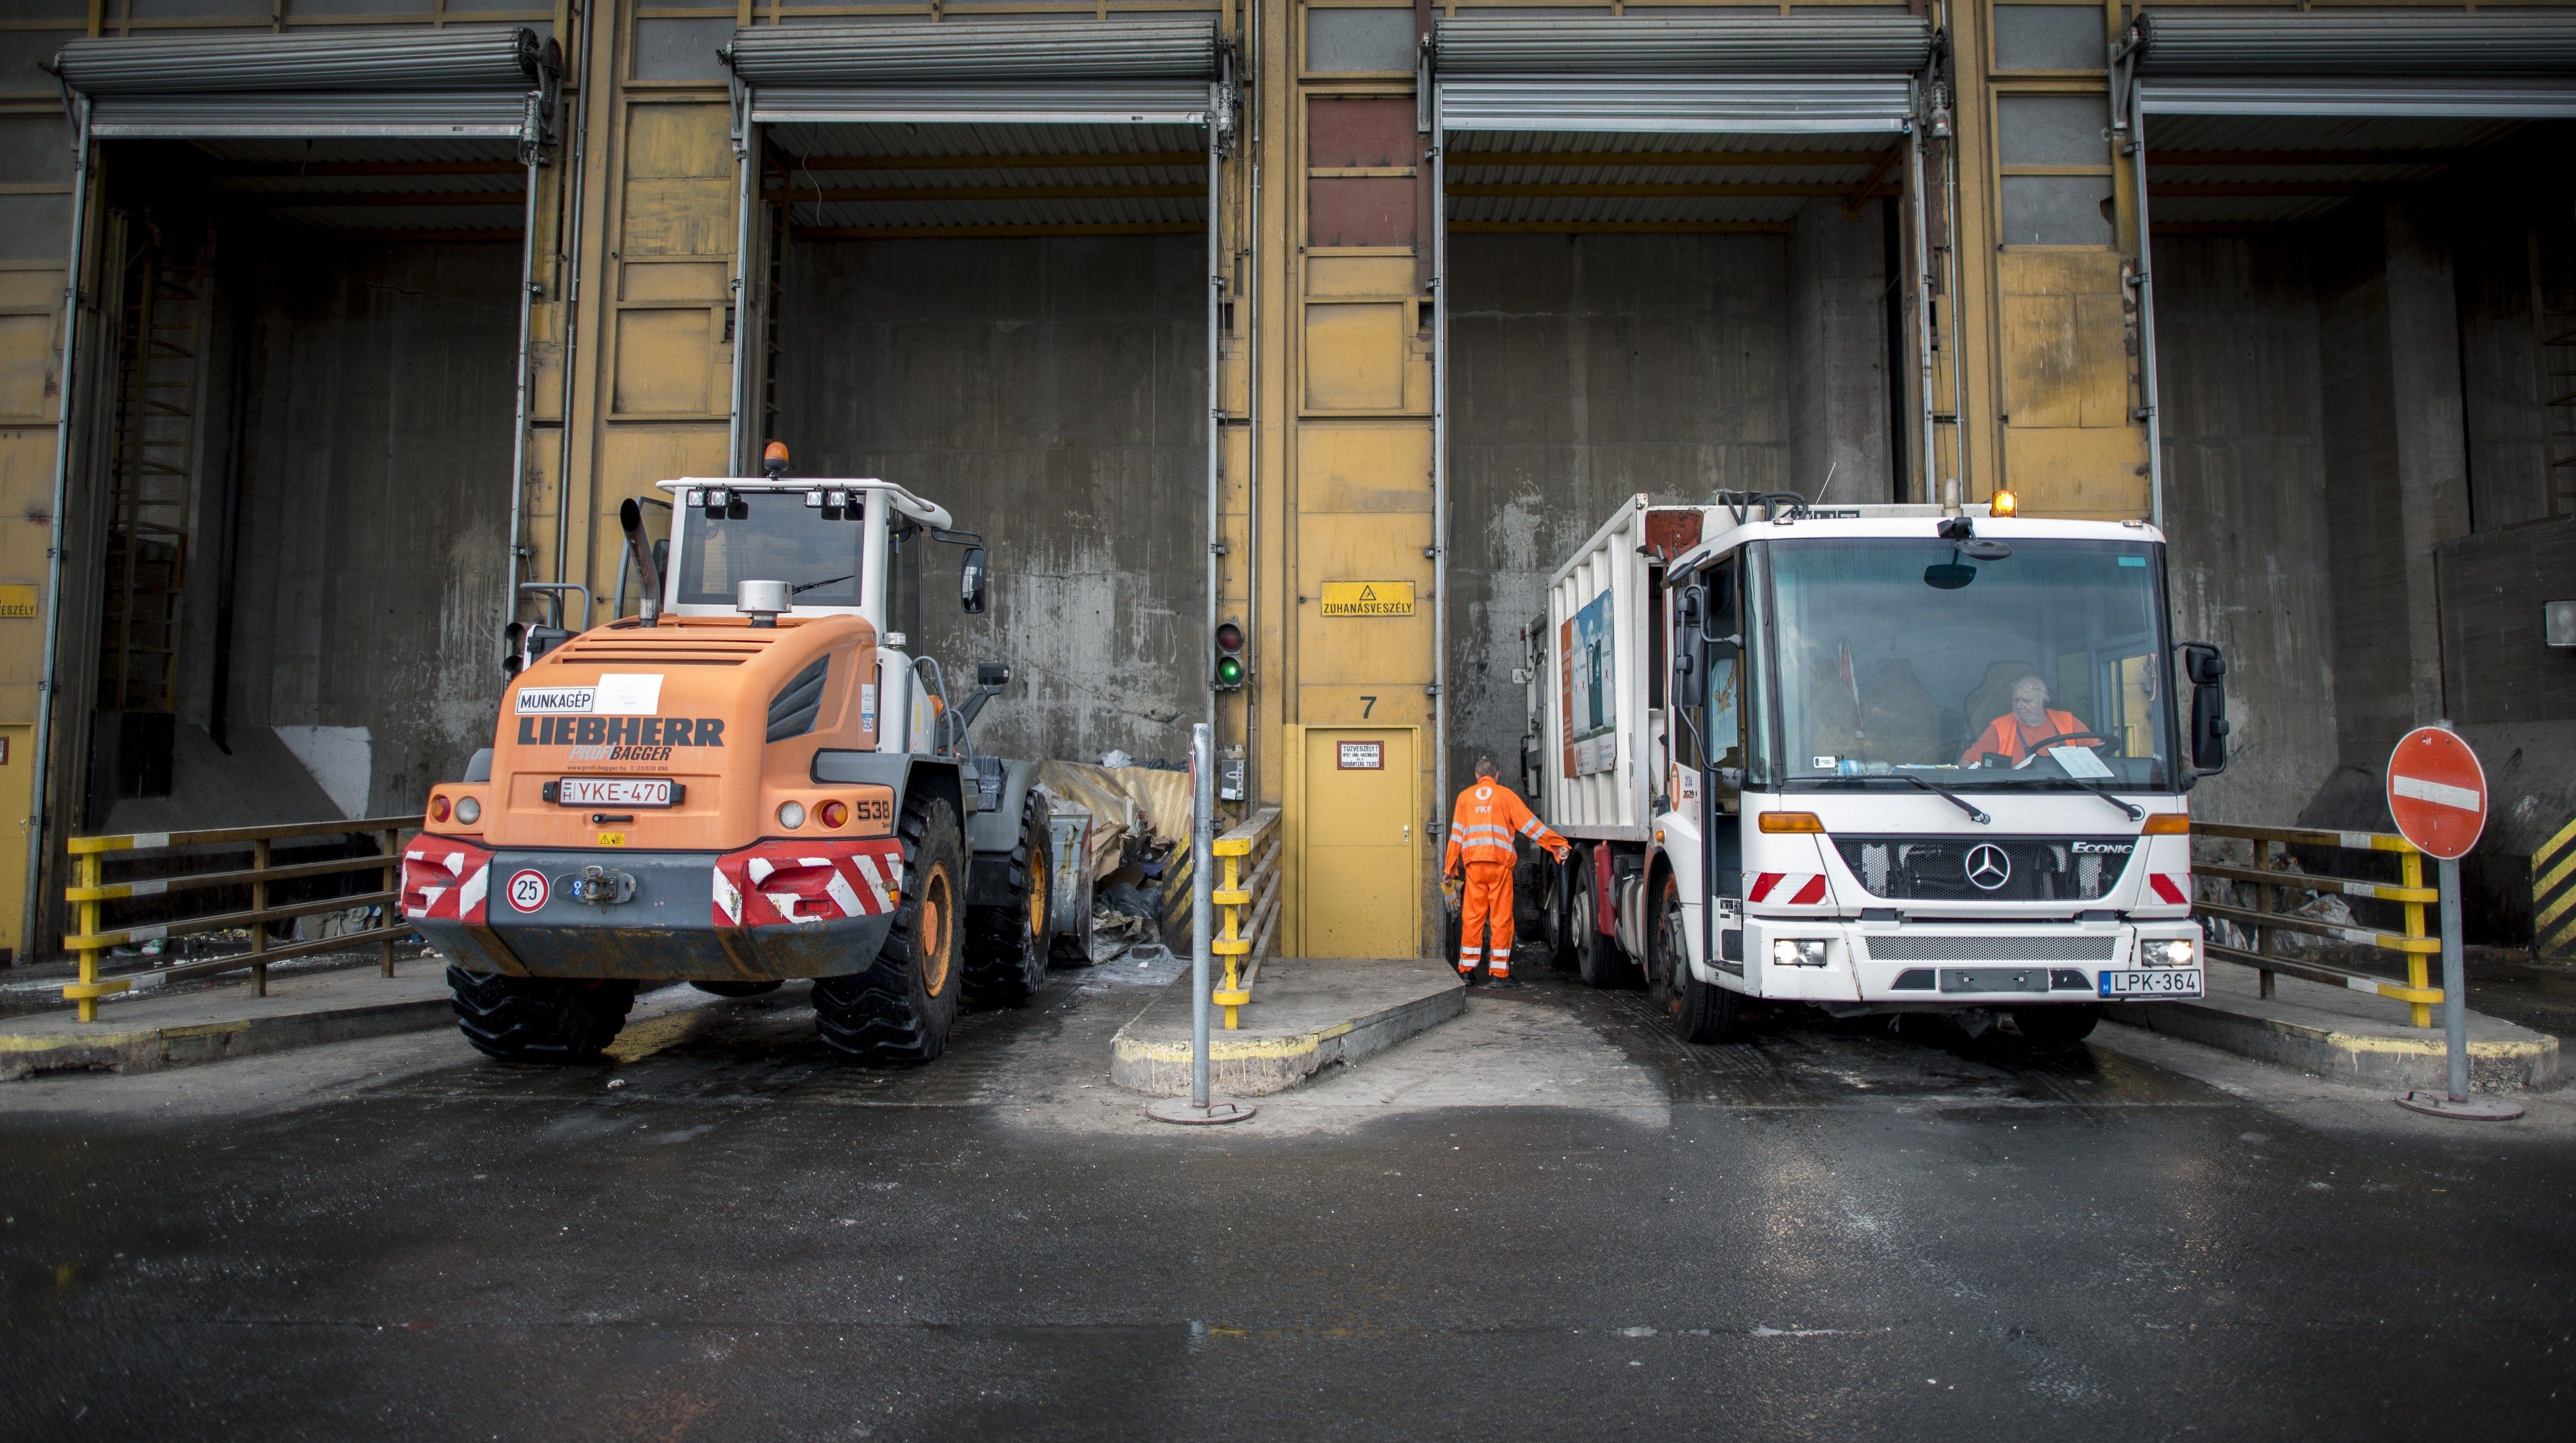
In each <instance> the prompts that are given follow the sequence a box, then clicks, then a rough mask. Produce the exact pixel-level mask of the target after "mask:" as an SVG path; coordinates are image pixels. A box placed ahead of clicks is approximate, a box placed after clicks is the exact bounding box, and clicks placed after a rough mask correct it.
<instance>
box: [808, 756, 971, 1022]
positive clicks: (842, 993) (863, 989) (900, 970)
mask: <svg viewBox="0 0 2576 1443" xmlns="http://www.w3.org/2000/svg"><path fill="white" fill-rule="evenodd" d="M896 832H897V834H898V835H899V836H900V837H901V838H902V841H903V901H902V902H901V903H900V904H899V905H898V906H897V907H896V908H895V913H894V928H893V930H892V931H890V932H888V933H887V934H886V940H885V946H884V947H883V948H882V949H880V950H879V951H878V953H877V955H876V960H875V961H874V962H872V963H870V964H869V965H868V967H867V968H866V969H865V970H863V971H859V972H853V973H850V974H847V975H845V976H840V977H818V978H816V979H815V980H814V1020H815V1022H816V1024H817V1025H818V1026H819V1027H820V1028H821V1030H822V1034H823V1045H824V1046H826V1047H829V1048H831V1049H832V1050H833V1051H835V1052H839V1053H842V1054H844V1055H846V1056H849V1057H854V1058H857V1059H858V1060H860V1061H862V1062H872V1063H878V1064H904V1063H921V1062H928V1061H930V1060H931V1059H932V1058H934V1057H937V1056H938V1055H939V1054H940V1053H942V1052H944V1051H946V1050H947V1048H948V1030H949V1028H950V1027H952V1026H953V1025H955V1023H956V1021H957V998H958V994H959V993H961V992H963V991H965V970H966V969H965V966H964V960H965V959H964V955H963V954H964V948H963V947H962V945H961V944H962V943H963V941H964V940H965V939H964V936H963V933H964V930H965V929H964V927H963V926H962V925H961V923H962V920H963V919H962V918H961V917H960V916H959V913H960V912H961V911H962V910H963V908H962V907H960V905H959V903H961V902H962V901H963V900H964V898H965V895H966V888H965V875H966V839H965V835H964V832H963V831H962V830H961V829H960V828H959V826H958V824H957V809H956V808H955V807H952V806H950V805H949V804H948V800H947V799H946V798H944V797H932V798H928V799H924V798H922V797H921V796H919V795H918V794H916V795H914V796H913V797H910V798H908V799H906V801H905V802H904V808H903V820H902V821H901V822H900V823H899V824H898V825H897V827H896Z"/></svg>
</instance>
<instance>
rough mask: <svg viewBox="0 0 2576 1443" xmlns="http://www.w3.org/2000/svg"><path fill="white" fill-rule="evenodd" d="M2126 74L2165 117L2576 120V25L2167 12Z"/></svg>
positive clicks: (2139, 34)
mask: <svg viewBox="0 0 2576 1443" xmlns="http://www.w3.org/2000/svg"><path fill="white" fill-rule="evenodd" d="M2128 62H2129V66H2130V69H2131V73H2132V74H2133V75H2134V76H2135V77H2136V84H2137V99H2136V104H2137V107H2138V109H2140V110H2142V111H2145V112H2148V113H2150V114H2159V113H2160V114H2166V115H2321V116H2365V117H2368V116H2428V117H2429V116H2493V117H2499V118H2518V117H2529V118H2543V117H2550V116H2567V115H2576V16H2571V15H2567V14H2564V13H2553V14H2512V13H2492V12H2490V13H2481V14H2456V15H2422V14H2417V15H2381V14H2369V13H2361V14H2330V15H2321V14H2315V13H2306V14H2301V13H2297V12H2293V11H2228V10H2206V11H2157V10H2150V11H2147V12H2146V13H2144V14H2142V15H2140V16H2139V17H2138V21H2137V24H2136V26H2135V27H2134V28H2133V29H2132V31H2131V33H2130V44H2129V47H2128Z"/></svg>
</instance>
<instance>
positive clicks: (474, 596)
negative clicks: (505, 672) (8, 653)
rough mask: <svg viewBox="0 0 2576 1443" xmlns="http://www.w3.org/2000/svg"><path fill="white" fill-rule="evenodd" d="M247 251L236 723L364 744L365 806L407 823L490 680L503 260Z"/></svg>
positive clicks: (507, 339) (431, 249)
mask: <svg viewBox="0 0 2576 1443" xmlns="http://www.w3.org/2000/svg"><path fill="white" fill-rule="evenodd" d="M248 239H249V238H248V237H244V236H241V235H239V234H235V235H234V236H232V237H230V238H228V245H229V246H230V247H231V248H232V249H233V250H234V252H235V253H236V254H242V255H245V256H246V257H247V258H248V259H249V260H250V262H251V264H250V265H249V266H248V267H247V268H246V269H241V270H235V271H234V272H233V273H232V276H231V279H232V283H233V284H234V285H236V286H248V287H250V288H252V291H253V303H252V309H253V314H254V317H255V319H254V328H253V332H252V336H251V342H250V345H251V349H250V354H249V370H248V375H247V380H248V385H249V394H248V407H247V411H246V413H245V420H246V422H247V429H246V433H245V438H244V447H243V470H242V478H241V486H242V511H241V540H240V546H239V553H238V561H237V578H238V579H237V583H236V585H237V597H236V602H235V619H234V648H233V660H232V678H231V684H230V690H231V696H232V705H231V707H230V716H231V721H232V725H233V726H234V727H235V728H243V727H285V728H298V727H356V728H365V729H366V732H367V734H368V738H369V750H370V753H371V758H372V765H371V768H370V770H371V776H370V779H369V781H368V784H367V787H366V796H367V806H366V810H367V811H369V812H373V813H380V814H381V813H395V812H407V811H417V810H418V809H419V807H420V805H421V799H422V797H423V796H424V795H425V794H426V792H427V789H428V786H429V784H430V783H431V782H433V781H435V780H437V779H439V778H441V777H452V776H455V775H457V774H458V772H459V770H460V769H461V768H462V767H463V765H464V763H465V761H466V759H467V758H468V757H469V756H470V755H471V754H472V753H473V751H474V749H475V748H477V747H482V746H489V745H490V744H491V740H490V739H491V733H492V723H493V717H494V715H495V709H496V707H497V706H498V700H499V696H500V692H501V686H502V682H503V677H502V675H501V670H500V664H499V634H500V627H501V589H502V587H503V586H504V585H506V584H507V576H506V570H505V568H506V566H507V551H506V546H505V541H504V538H505V536H506V535H507V534H508V519H509V504H510V427H511V403H510V388H511V383H512V377H513V372H514V368H515V366H516V363H517V362H516V348H515V346H514V344H513V341H512V335H513V333H514V331H515V329H516V327H517V324H518V298H517V296H516V294H515V290H516V286H517V282H518V275H519V250H518V246H517V244H516V243H514V242H499V243H490V242H486V243H479V244H464V243H457V242H440V243H419V244H403V245H387V244H357V245H351V244H341V243H336V242H333V241H330V240H328V239H324V238H301V239H299V238H295V237H292V236H290V235H288V234H285V233H272V234H267V235H263V236H260V237H258V243H257V244H245V241H246V240H248ZM198 545H199V554H201V555H205V556H208V557H210V558H211V557H212V556H213V554H214V552H213V549H212V547H213V539H212V538H211V537H207V538H204V539H202V540H201V541H200V542H199V543H198ZM210 665H211V650H210V647H209V648H208V649H202V650H201V649H193V648H192V650H191V652H190V654H189V655H188V656H186V657H185V658H183V660H182V670H181V676H180V694H181V696H182V697H195V698H198V699H199V700H198V703H197V704H198V705H200V706H202V705H203V700H202V698H203V697H204V695H205V684H206V668H208V667H209V666H210ZM183 720H185V721H188V722H193V723H196V724H199V725H202V724H203V721H204V717H203V714H202V713H199V714H198V715H195V716H190V717H185V718H183ZM183 785H184V782H183ZM209 820H212V819H209Z"/></svg>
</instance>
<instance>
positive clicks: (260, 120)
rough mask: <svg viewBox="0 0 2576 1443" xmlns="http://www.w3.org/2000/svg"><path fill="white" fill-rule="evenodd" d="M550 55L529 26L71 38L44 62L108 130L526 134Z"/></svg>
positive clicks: (97, 130) (531, 133) (106, 133)
mask: <svg viewBox="0 0 2576 1443" xmlns="http://www.w3.org/2000/svg"><path fill="white" fill-rule="evenodd" d="M557 68H558V61H557V57H556V55H555V50H554V45H553V43H552V42H551V41H542V40H540V39H538V37H537V34H536V32H535V31H533V30H527V29H493V30H407V31H404V32H403V33H400V34H386V35H343V34H328V33H325V34H301V35H241V36H235V35H225V36H186V37H173V38H169V39H139V40H138V39H114V38H108V39H91V40H75V41H72V42H71V43H69V44H67V45H65V46H64V47H63V48H62V50H61V51H60V52H59V53H58V54H57V55H56V56H55V59H54V69H55V73H56V74H58V75H59V76H60V77H61V78H62V81H63V83H64V85H66V86H67V87H69V88H70V89H71V90H72V91H73V92H74V93H76V94H78V95H79V96H81V97H82V98H83V99H85V100H86V101H87V102H88V105H89V117H88V121H89V125H88V129H89V134H90V135H92V136H93V137H98V138H103V139H109V138H116V139H130V138H164V139H190V138H194V139H215V138H223V137H237V138H238V137H363V136H407V137H417V138H423V139H429V138H452V139H471V138H498V139H510V140H518V141H520V142H521V143H522V144H526V143H528V142H529V141H531V140H533V139H536V138H538V135H537V132H538V131H540V130H541V129H542V127H543V126H544V125H545V124H546V123H547V122H548V120H549V119H550V112H551V111H552V110H553V108H554V89H555V74H556V70H557Z"/></svg>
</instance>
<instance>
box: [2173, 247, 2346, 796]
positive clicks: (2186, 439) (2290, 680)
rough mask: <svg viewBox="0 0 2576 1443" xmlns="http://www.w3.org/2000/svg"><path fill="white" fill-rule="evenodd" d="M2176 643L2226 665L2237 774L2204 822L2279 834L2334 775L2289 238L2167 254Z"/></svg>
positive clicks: (2327, 596)
mask: <svg viewBox="0 0 2576 1443" xmlns="http://www.w3.org/2000/svg"><path fill="white" fill-rule="evenodd" d="M2155 263H2156V360H2157V373H2156V381H2157V401H2158V404H2159V406H2160V408H2161V410H2162V414H2163V422H2164V451H2165V455H2164V466H2165V532H2166V537H2167V540H2168V548H2167V553H2166V560H2167V575H2168V579H2169V583H2170V585H2171V588H2172V603H2173V626H2174V635H2175V636H2176V637H2177V638H2178V639H2182V640H2189V641H2209V642H2215V643H2216V644H2218V645H2219V646H2220V647H2222V648H2224V649H2225V650H2226V652H2227V657H2228V673H2229V674H2228V712H2229V715H2230V718H2231V719H2232V721H2233V722H2234V724H2235V735H2234V737H2233V738H2232V749H2233V753H2234V754H2233V756H2232V758H2231V760H2230V763H2229V766H2228V770H2227V773H2226V775H2224V776H2221V777H2218V778H2215V779H2213V780H2210V781H2207V782H2204V783H2202V784H2201V785H2200V787H2199V788H2198V789H2197V791H2196V792H2195V794H2194V797H2193V811H2194V812H2195V813H2196V814H2198V815H2200V816H2203V817H2207V818H2209V819H2211V820H2215V821H2236V822H2275V823H2278V822H2281V821H2285V820H2286V819H2287V818H2289V817H2290V816H2292V815H2293V814H2295V813H2296V812H2297V811H2298V810H2299V808H2300V807H2302V806H2304V805H2305V804H2306V803H2307V801H2308V799H2309V798H2310V797H2311V796H2313V795H2315V793H2316V790H2317V788H2318V787H2319V786H2320V785H2321V784H2322V783H2323V782H2324V781H2325V779H2326V777H2327V776H2328V775H2329V774H2330V773H2331V772H2332V771H2333V770H2334V767H2335V760H2336V742H2335V735H2336V733H2335V685H2334V665H2333V657H2334V655H2335V610H2334V583H2333V568H2332V567H2331V565H2330V564H2329V562H2328V551H2329V537H2330V535H2331V534H2332V531H2333V506H2332V499H2331V495H2330V490H2329V487H2328V485H2327V469H2326V456H2325V452H2326V446H2325V438H2324V429H2325V419H2324V405H2325V401H2324V392H2323V382H2322V367H2323V357H2322V355H2321V353H2320V350H2319V320H2318V312H2317V299H2316V290H2315V285H2314V279H2313V277H2312V276H2311V274H2310V268H2309V261H2308V254H2307V249H2306V247H2305V246H2304V245H2302V244H2300V243H2299V242H2297V241H2296V240H2294V239H2293V238H2291V237H2289V236H2286V235H2277V234H2276V235H2262V236H2225V235H2210V236H2172V237H2163V238H2159V239H2158V240H2157V242H2156V251H2155Z"/></svg>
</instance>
